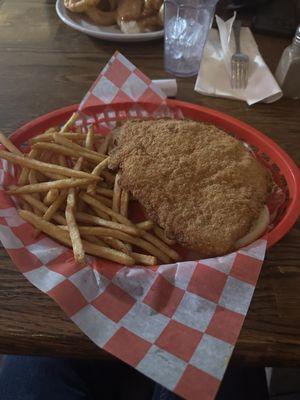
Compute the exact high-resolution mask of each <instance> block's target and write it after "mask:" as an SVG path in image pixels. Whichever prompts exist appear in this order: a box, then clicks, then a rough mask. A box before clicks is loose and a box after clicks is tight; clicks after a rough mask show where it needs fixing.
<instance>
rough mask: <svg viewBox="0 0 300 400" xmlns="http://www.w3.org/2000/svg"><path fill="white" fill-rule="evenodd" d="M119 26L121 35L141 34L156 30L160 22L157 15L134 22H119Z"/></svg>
mask: <svg viewBox="0 0 300 400" xmlns="http://www.w3.org/2000/svg"><path fill="white" fill-rule="evenodd" d="M119 26H120V29H121V31H122V32H123V33H143V32H151V31H154V30H156V28H157V27H158V26H160V22H159V19H158V15H157V14H155V15H151V16H149V17H144V18H140V19H138V20H136V21H120V24H119Z"/></svg>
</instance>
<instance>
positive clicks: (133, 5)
mask: <svg viewBox="0 0 300 400" xmlns="http://www.w3.org/2000/svg"><path fill="white" fill-rule="evenodd" d="M118 4H119V5H118V8H117V20H118V24H119V25H120V22H121V21H132V20H137V19H138V18H139V17H140V16H141V14H142V11H143V5H144V1H143V0H119V2H118Z"/></svg>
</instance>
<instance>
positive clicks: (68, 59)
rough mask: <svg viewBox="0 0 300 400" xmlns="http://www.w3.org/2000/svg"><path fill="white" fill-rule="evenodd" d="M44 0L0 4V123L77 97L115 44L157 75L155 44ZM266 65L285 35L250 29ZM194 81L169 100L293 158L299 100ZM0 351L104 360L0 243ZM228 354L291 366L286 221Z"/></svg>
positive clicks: (291, 247)
mask: <svg viewBox="0 0 300 400" xmlns="http://www.w3.org/2000/svg"><path fill="white" fill-rule="evenodd" d="M54 3H55V2H54V1H51V0H49V1H42V0H35V1H34V0H31V1H28V0H19V1H16V0H7V1H5V0H4V1H0V82H1V89H0V129H1V130H2V131H4V132H5V133H6V134H10V133H11V132H13V131H14V130H15V129H16V128H18V127H20V126H21V125H22V124H24V123H25V122H28V121H30V120H32V119H33V118H35V117H37V116H39V115H42V114H44V113H46V112H48V111H52V110H54V109H56V108H60V107H62V106H66V105H70V104H74V103H77V102H79V101H80V99H81V98H82V96H83V95H84V94H85V92H86V90H87V89H88V87H89V85H90V84H91V83H92V82H93V80H94V79H95V78H96V76H97V75H98V73H99V72H100V70H101V68H102V67H103V66H104V65H105V63H106V62H107V60H108V59H109V57H110V56H111V55H112V54H113V53H114V51H115V50H116V49H118V50H119V51H121V52H122V53H123V54H124V55H125V56H126V57H128V58H129V59H130V60H131V61H133V62H134V63H135V64H136V65H137V67H139V68H141V69H142V70H143V71H144V72H145V73H146V74H147V75H149V76H150V77H151V78H156V79H159V78H166V77H168V74H167V73H166V72H164V69H163V43H162V42H161V41H157V42H150V43H136V44H134V43H128V44H122V43H120V44H119V43H110V42H104V41H100V40H96V39H93V38H90V37H88V36H86V35H84V34H81V33H79V32H76V31H74V30H72V29H70V28H68V27H67V26H65V25H64V24H63V23H62V22H60V21H59V19H58V17H57V16H56V13H55V8H54ZM256 39H257V42H258V44H259V48H260V51H261V53H262V54H263V57H264V58H265V60H266V62H267V63H268V65H269V66H270V68H271V70H273V71H274V68H275V67H276V64H277V62H278V60H279V57H280V55H281V52H282V50H283V49H284V47H285V46H287V45H288V42H287V41H286V40H285V39H279V38H278V39H277V38H271V37H266V36H258V35H257V36H256ZM194 82H195V79H194V78H191V79H179V80H178V85H179V90H178V96H177V98H178V99H181V100H186V101H190V102H193V103H196V104H201V105H204V106H208V107H211V108H214V109H216V110H219V111H223V112H226V113H228V114H230V115H232V116H234V117H236V118H239V119H241V120H242V121H244V122H247V123H249V124H251V125H253V126H254V127H256V128H257V129H259V130H261V131H262V132H264V133H265V134H266V135H268V136H270V137H271V138H273V139H274V140H275V141H276V142H277V143H278V144H279V145H280V146H282V147H283V148H284V149H285V150H286V151H287V152H288V153H289V154H290V155H291V157H292V158H293V159H294V160H295V161H296V162H297V163H299V161H300V102H299V101H294V100H288V99H281V100H279V101H278V102H276V103H274V104H257V105H254V106H252V107H249V106H247V104H245V103H243V102H238V101H230V100H224V99H217V98H210V97H204V96H201V95H199V94H197V93H196V92H194V90H193V86H194ZM0 353H4V354H9V353H14V354H40V355H52V356H66V355H67V356H76V357H89V358H92V357H93V358H101V357H102V358H105V357H108V355H107V354H106V353H105V352H103V351H101V350H100V349H98V348H97V347H96V346H95V345H94V344H93V343H91V342H90V340H89V339H88V338H87V337H85V336H84V335H83V334H82V333H81V332H80V331H79V329H78V328H77V327H76V326H75V325H74V324H73V323H72V322H71V321H70V320H69V319H68V318H67V317H66V316H65V315H64V314H63V312H62V311H61V310H60V308H59V307H58V306H57V305H56V304H55V303H54V302H53V301H52V300H51V299H50V298H49V297H47V296H46V295H45V294H43V293H41V292H39V291H38V290H37V289H36V288H34V287H33V286H32V285H31V284H30V283H29V282H28V281H27V280H26V279H25V278H24V277H23V276H22V275H21V274H20V273H19V272H18V271H17V270H16V268H15V266H14V265H13V263H12V262H11V261H10V259H9V258H8V256H7V254H6V252H5V250H4V249H3V248H1V249H0ZM233 361H234V362H235V363H239V364H255V365H289V366H291V365H298V366H299V365H300V230H299V224H298V225H296V226H295V227H294V228H293V229H292V230H291V231H290V232H289V233H288V234H287V235H286V236H285V238H284V239H282V240H281V241H280V243H278V244H277V245H276V246H274V247H273V248H272V249H270V250H269V251H268V253H267V257H266V261H265V262H264V266H263V271H262V274H261V277H260V279H259V283H258V286H257V289H256V290H255V293H254V298H253V301H252V303H251V307H250V311H249V313H248V315H247V318H246V321H245V324H244V327H243V329H242V332H241V335H240V338H239V340H238V344H237V346H236V349H235V351H234V355H233Z"/></svg>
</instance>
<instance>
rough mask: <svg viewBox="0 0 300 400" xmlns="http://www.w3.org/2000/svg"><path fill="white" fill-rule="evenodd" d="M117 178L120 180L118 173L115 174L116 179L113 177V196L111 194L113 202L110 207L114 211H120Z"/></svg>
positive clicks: (119, 192)
mask: <svg viewBox="0 0 300 400" xmlns="http://www.w3.org/2000/svg"><path fill="white" fill-rule="evenodd" d="M119 180H120V174H119V173H118V174H117V175H116V179H115V185H114V196H113V204H112V209H113V211H114V212H116V213H119V212H120V201H121V187H120V184H119ZM121 215H122V214H121Z"/></svg>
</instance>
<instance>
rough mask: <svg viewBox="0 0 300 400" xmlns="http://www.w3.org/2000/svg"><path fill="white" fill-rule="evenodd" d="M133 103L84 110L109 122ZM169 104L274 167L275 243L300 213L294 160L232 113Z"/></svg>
mask: <svg viewBox="0 0 300 400" xmlns="http://www.w3.org/2000/svg"><path fill="white" fill-rule="evenodd" d="M131 106H132V103H131V104H129V103H128V104H127V103H116V104H111V105H99V106H95V107H91V108H89V109H87V110H85V113H87V114H89V115H96V114H99V113H101V112H102V113H104V115H105V116H106V121H107V122H109V121H113V120H116V116H115V115H116V113H119V112H120V111H122V110H125V112H126V111H128V109H130V107H131ZM142 106H143V107H144V108H146V109H147V107H148V108H151V106H153V105H151V104H145V103H143V104H142ZM168 106H169V107H170V108H174V109H180V110H181V112H182V114H183V116H184V117H185V118H190V119H193V120H196V121H203V122H208V123H212V124H214V125H216V126H218V127H219V128H221V129H223V130H224V131H226V132H227V133H229V134H231V135H233V136H234V137H236V138H237V139H239V140H243V141H244V142H246V143H247V144H248V145H250V146H251V148H252V150H253V152H254V153H255V154H256V156H257V157H258V158H259V159H260V160H261V162H263V163H264V164H265V165H266V166H267V167H268V168H269V169H270V170H271V172H272V175H273V177H274V179H275V181H276V183H277V184H278V185H279V186H280V187H281V189H282V190H283V191H284V193H285V195H286V200H285V202H284V204H282V205H281V207H280V210H279V213H278V216H277V218H276V222H275V224H274V227H273V228H272V230H271V231H270V232H269V236H268V246H272V245H274V244H275V243H276V242H277V241H278V240H280V239H281V238H282V237H283V236H284V235H285V234H286V233H287V232H288V231H289V230H290V229H291V227H292V226H293V225H294V223H295V222H296V220H297V218H298V216H299V213H300V200H299V192H300V172H299V169H298V167H297V166H296V164H295V163H294V162H293V160H292V159H291V158H290V157H289V156H288V155H287V154H286V153H285V152H284V151H283V150H282V149H281V148H280V147H279V146H278V145H277V144H276V143H274V142H273V141H272V140H271V139H270V138H268V137H267V136H265V135H264V134H262V133H261V132H259V131H258V130H256V129H254V128H252V127H251V126H250V125H247V124H245V123H243V122H241V121H239V120H237V119H235V118H233V117H230V116H229V115H226V114H223V113H221V112H218V111H215V110H212V109H209V108H206V107H201V106H198V105H195V104H191V103H186V102H183V101H178V100H168ZM77 108H78V106H77V105H72V106H69V107H65V108H61V109H59V110H55V111H53V112H51V113H48V114H45V115H43V116H41V117H39V118H37V119H34V120H33V121H31V122H29V123H28V124H26V125H24V126H22V127H21V128H19V129H18V130H17V131H15V132H14V133H13V134H12V135H11V139H12V140H13V142H14V143H15V144H16V145H17V146H19V145H21V144H23V143H25V142H26V141H27V140H29V139H30V138H32V137H34V136H36V135H38V134H40V133H42V132H43V131H45V130H46V129H47V128H49V127H50V126H55V125H60V124H62V123H63V122H65V121H66V120H67V119H68V117H69V116H70V115H71V114H72V113H73V112H74V111H76V110H77ZM111 110H114V111H115V115H114V116H112V117H111V116H110V111H111Z"/></svg>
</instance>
